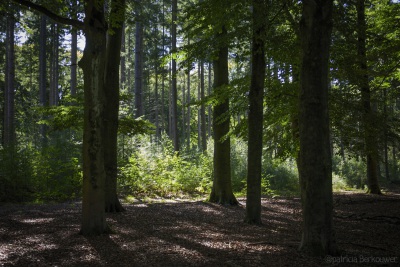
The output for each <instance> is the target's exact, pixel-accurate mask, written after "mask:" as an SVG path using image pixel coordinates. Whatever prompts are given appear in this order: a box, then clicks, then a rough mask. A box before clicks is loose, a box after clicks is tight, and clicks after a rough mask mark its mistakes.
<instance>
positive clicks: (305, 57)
mask: <svg viewBox="0 0 400 267" xmlns="http://www.w3.org/2000/svg"><path fill="white" fill-rule="evenodd" d="M332 9H333V1H332V0H321V1H318V2H315V1H311V0H307V1H303V14H302V19H301V23H300V26H301V27H300V29H301V33H302V34H301V38H302V67H301V91H300V97H299V101H300V103H299V137H300V153H299V164H298V168H299V174H300V188H301V201H302V208H303V234H302V240H301V244H300V250H301V251H303V252H305V253H307V254H311V255H316V256H317V255H318V256H323V255H327V254H336V253H337V248H336V242H335V235H334V228H333V218H332V217H333V200H332V158H331V152H330V134H329V116H328V72H329V47H330V42H331V31H332Z"/></svg>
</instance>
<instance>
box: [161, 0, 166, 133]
mask: <svg viewBox="0 0 400 267" xmlns="http://www.w3.org/2000/svg"><path fill="white" fill-rule="evenodd" d="M164 55H165V10H164V0H163V1H162V56H163V57H164ZM164 103H165V67H164V65H163V66H162V69H161V129H162V131H165V104H164Z"/></svg>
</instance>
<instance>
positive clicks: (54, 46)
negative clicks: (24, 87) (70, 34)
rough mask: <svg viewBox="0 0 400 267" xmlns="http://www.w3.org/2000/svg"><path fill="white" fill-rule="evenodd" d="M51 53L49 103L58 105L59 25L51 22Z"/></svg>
mask: <svg viewBox="0 0 400 267" xmlns="http://www.w3.org/2000/svg"><path fill="white" fill-rule="evenodd" d="M51 39H52V41H51V53H50V90H49V105H50V106H57V105H58V72H59V64H58V45H59V40H58V25H57V23H52V24H51Z"/></svg>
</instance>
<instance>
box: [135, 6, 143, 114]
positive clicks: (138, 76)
mask: <svg viewBox="0 0 400 267" xmlns="http://www.w3.org/2000/svg"><path fill="white" fill-rule="evenodd" d="M137 12H138V14H140V13H139V12H140V9H139V8H137ZM138 16H140V15H138ZM135 31H136V32H135V108H136V116H135V117H136V118H139V117H140V116H143V115H144V112H143V25H142V22H141V21H139V20H138V21H136V30H135Z"/></svg>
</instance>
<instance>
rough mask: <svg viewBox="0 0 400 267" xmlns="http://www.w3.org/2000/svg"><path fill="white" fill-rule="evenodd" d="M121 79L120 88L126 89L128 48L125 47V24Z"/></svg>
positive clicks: (122, 41)
mask: <svg viewBox="0 0 400 267" xmlns="http://www.w3.org/2000/svg"><path fill="white" fill-rule="evenodd" d="M121 39H122V40H121V77H120V88H125V84H126V56H125V53H126V47H125V42H126V41H125V23H123V24H122V37H121Z"/></svg>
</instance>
